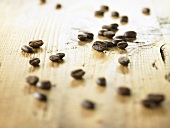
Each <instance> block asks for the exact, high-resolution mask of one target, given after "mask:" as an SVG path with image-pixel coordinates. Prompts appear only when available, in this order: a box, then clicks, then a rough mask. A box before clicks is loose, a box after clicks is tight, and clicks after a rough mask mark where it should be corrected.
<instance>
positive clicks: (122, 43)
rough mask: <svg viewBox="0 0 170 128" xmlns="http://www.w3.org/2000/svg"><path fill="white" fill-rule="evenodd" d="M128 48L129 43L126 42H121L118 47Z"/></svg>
mask: <svg viewBox="0 0 170 128" xmlns="http://www.w3.org/2000/svg"><path fill="white" fill-rule="evenodd" d="M127 46H128V43H127V42H126V41H121V42H119V43H118V44H117V47H118V48H120V49H125V48H126V47H127Z"/></svg>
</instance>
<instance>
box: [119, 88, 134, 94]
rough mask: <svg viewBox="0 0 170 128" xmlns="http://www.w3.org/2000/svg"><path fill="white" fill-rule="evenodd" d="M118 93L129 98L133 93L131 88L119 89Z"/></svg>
mask: <svg viewBox="0 0 170 128" xmlns="http://www.w3.org/2000/svg"><path fill="white" fill-rule="evenodd" d="M117 91H118V93H119V94H121V95H124V96H129V95H131V91H130V89H129V88H127V87H119V88H118V89H117Z"/></svg>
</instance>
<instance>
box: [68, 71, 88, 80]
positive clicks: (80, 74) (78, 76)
mask: <svg viewBox="0 0 170 128" xmlns="http://www.w3.org/2000/svg"><path fill="white" fill-rule="evenodd" d="M84 74H85V72H84V71H83V70H82V69H77V70H74V71H72V72H71V76H72V77H73V78H75V79H82V77H83V76H84Z"/></svg>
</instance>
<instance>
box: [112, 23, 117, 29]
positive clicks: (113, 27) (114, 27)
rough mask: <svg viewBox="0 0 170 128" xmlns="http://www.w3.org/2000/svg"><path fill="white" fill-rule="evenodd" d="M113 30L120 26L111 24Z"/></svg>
mask: <svg viewBox="0 0 170 128" xmlns="http://www.w3.org/2000/svg"><path fill="white" fill-rule="evenodd" d="M110 26H111V28H112V29H117V28H118V27H119V25H118V24H117V23H113V24H110Z"/></svg>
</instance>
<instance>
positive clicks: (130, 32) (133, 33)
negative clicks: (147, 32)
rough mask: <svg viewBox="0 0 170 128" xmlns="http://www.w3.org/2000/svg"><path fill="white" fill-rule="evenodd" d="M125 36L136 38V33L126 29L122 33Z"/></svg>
mask: <svg viewBox="0 0 170 128" xmlns="http://www.w3.org/2000/svg"><path fill="white" fill-rule="evenodd" d="M124 36H125V37H126V38H136V36H137V33H136V32H135V31H127V32H125V33H124Z"/></svg>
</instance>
